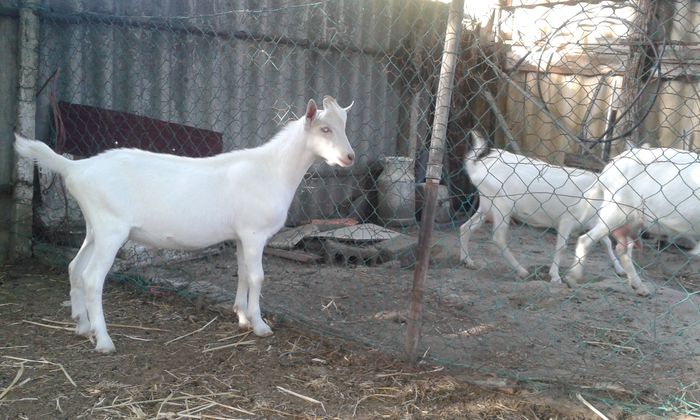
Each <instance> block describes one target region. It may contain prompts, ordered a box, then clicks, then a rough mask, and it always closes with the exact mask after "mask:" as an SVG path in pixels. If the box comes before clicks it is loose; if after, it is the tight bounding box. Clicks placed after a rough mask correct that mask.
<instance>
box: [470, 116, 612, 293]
mask: <svg viewBox="0 0 700 420" xmlns="http://www.w3.org/2000/svg"><path fill="white" fill-rule="evenodd" d="M470 134H471V138H472V148H471V150H470V151H469V152H468V153H467V155H466V156H465V162H464V167H465V169H466V171H467V174H468V175H469V178H470V179H471V182H472V183H473V184H474V186H475V187H476V189H477V190H478V191H479V208H478V209H477V211H476V213H474V215H473V216H472V217H471V218H470V219H469V220H467V222H466V223H464V224H463V225H462V227H461V228H460V246H461V260H462V262H463V263H464V264H465V265H466V266H467V267H470V268H475V267H476V264H475V263H474V261H473V260H472V259H471V257H470V256H469V251H468V246H469V238H470V236H471V234H472V232H474V231H475V230H476V229H478V228H479V227H480V226H481V225H482V224H483V223H484V221H485V220H486V219H489V220H490V221H491V222H492V223H493V241H494V242H495V243H496V246H497V247H498V248H499V250H500V251H501V252H502V254H503V256H504V257H505V259H506V261H507V262H508V263H509V264H510V265H511V267H513V269H514V270H515V271H516V272H517V273H518V275H519V276H520V277H527V276H528V272H527V270H526V269H525V268H523V267H522V266H521V265H520V264H519V263H518V261H517V260H516V259H515V257H514V256H513V254H511V252H510V250H509V249H508V245H507V235H508V226H509V225H510V220H511V218H515V219H517V220H519V221H521V222H523V223H527V224H528V225H531V226H535V227H542V228H554V229H556V230H557V244H556V251H555V254H554V261H553V262H552V266H551V268H550V270H549V275H550V277H551V281H552V282H553V283H561V277H560V275H559V263H560V260H561V256H562V254H563V252H564V250H565V249H566V241H567V239H568V238H569V235H570V234H571V232H572V231H574V230H584V229H587V228H590V227H592V226H593V224H594V222H595V217H596V207H597V205H598V204H599V203H600V197H597V196H595V195H593V194H591V192H592V188H593V186H594V185H595V183H596V174H594V173H593V172H590V171H586V170H583V169H574V168H567V167H564V166H556V165H551V164H549V163H546V162H543V161H540V160H537V159H533V158H529V157H526V156H522V155H517V154H514V153H510V152H508V151H505V150H500V149H495V148H491V147H489V145H488V143H487V141H486V138H485V136H484V134H483V133H481V132H479V131H478V130H472V132H471V133H470ZM602 239H603V241H604V242H605V246H606V248H607V252H608V256H609V257H610V260H611V261H612V263H613V265H614V266H615V270H616V271H617V272H618V273H622V272H623V270H622V267H621V266H620V262H619V261H618V260H617V258H616V257H615V253H614V252H613V249H612V243H611V242H610V238H608V237H607V236H606V237H603V238H602Z"/></svg>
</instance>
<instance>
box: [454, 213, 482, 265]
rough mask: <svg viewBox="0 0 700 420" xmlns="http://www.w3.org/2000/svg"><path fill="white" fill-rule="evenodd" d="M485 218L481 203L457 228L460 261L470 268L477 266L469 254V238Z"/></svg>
mask: <svg viewBox="0 0 700 420" xmlns="http://www.w3.org/2000/svg"><path fill="white" fill-rule="evenodd" d="M485 219H486V215H485V214H484V212H482V209H481V205H479V209H478V210H477V211H476V213H474V214H473V215H472V217H470V218H469V220H467V221H466V222H464V224H463V225H462V226H461V227H460V228H459V249H460V261H462V264H464V265H465V266H466V267H468V268H471V269H476V268H477V266H476V263H474V260H472V258H471V257H470V256H469V249H468V248H469V238H470V237H471V235H472V233H473V232H474V231H475V230H477V229H478V228H479V227H481V225H483V224H484V220H485Z"/></svg>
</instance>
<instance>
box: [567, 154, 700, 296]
mask: <svg viewBox="0 0 700 420" xmlns="http://www.w3.org/2000/svg"><path fill="white" fill-rule="evenodd" d="M597 188H598V189H599V190H600V194H602V196H603V204H602V205H601V208H600V212H599V220H598V221H597V223H596V225H595V226H594V227H593V228H592V229H591V230H590V231H588V232H587V233H585V234H583V235H581V236H580V237H579V239H578V242H577V245H576V262H575V264H574V266H573V267H572V268H571V271H570V272H569V276H568V277H567V280H570V281H571V282H572V283H573V282H576V281H577V280H579V279H581V277H582V275H583V265H584V263H585V260H586V257H587V255H588V252H589V250H590V247H591V245H592V244H593V243H595V242H596V241H598V240H600V239H601V238H603V237H607V235H608V234H610V233H612V234H613V235H614V236H615V238H616V239H618V241H619V242H620V243H619V244H618V252H619V255H620V262H621V263H622V267H623V268H624V270H625V273H626V274H627V280H628V282H629V284H630V286H631V287H632V288H633V289H635V290H636V291H637V294H639V295H642V296H646V295H648V294H649V290H648V289H647V287H646V286H645V285H644V283H642V281H641V279H640V277H639V274H638V273H637V270H636V269H635V268H634V263H633V262H632V249H633V248H634V245H635V236H636V232H637V231H638V229H639V228H640V227H642V226H644V227H645V229H646V230H647V231H651V232H653V233H656V234H659V233H665V234H669V235H678V236H684V237H691V238H693V239H697V238H698V237H700V211H698V207H699V206H700V155H698V154H697V153H694V152H688V151H685V150H679V149H672V148H653V149H651V148H633V149H630V150H627V151H625V152H623V153H621V154H620V155H618V156H617V157H615V159H613V160H612V161H610V162H609V163H608V164H607V165H606V166H605V168H604V169H603V172H602V173H601V174H600V177H599V184H598V185H597ZM690 253H691V255H695V256H697V255H699V254H700V244H696V246H695V248H694V249H693V250H692V251H691V252H690Z"/></svg>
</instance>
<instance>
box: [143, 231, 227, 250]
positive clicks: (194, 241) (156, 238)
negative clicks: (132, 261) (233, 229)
mask: <svg viewBox="0 0 700 420" xmlns="http://www.w3.org/2000/svg"><path fill="white" fill-rule="evenodd" d="M129 239H131V240H134V241H136V242H138V243H140V244H142V245H146V246H151V247H154V248H166V249H180V250H196V249H201V248H206V247H208V246H212V245H216V244H217V243H220V242H223V241H226V240H229V239H233V237H232V235H229V234H226V232H225V231H224V230H223V229H216V231H214V230H211V229H206V228H205V229H203V230H197V229H190V230H188V231H187V232H184V231H174V230H170V231H169V230H161V231H157V230H156V231H154V230H152V229H148V230H145V229H141V228H133V229H132V230H131V233H130V234H129Z"/></svg>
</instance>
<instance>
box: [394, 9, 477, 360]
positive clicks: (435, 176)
mask: <svg viewBox="0 0 700 420" xmlns="http://www.w3.org/2000/svg"><path fill="white" fill-rule="evenodd" d="M463 15H464V0H452V3H451V5H450V14H449V16H448V18H447V30H446V32H445V48H444V50H443V53H442V66H441V67H440V80H439V83H438V91H437V98H436V101H435V118H434V120H433V133H432V137H431V139H430V154H429V157H428V168H427V173H426V181H425V202H424V203H425V204H424V207H423V213H422V217H421V226H420V234H419V236H418V256H417V263H416V268H415V270H414V272H413V290H412V291H411V307H410V310H409V313H408V320H407V331H406V342H405V349H406V356H407V358H408V360H409V361H410V362H411V363H415V362H416V361H417V359H418V344H419V342H420V332H421V331H420V330H421V322H422V320H423V293H424V289H425V277H426V275H427V273H428V265H429V262H430V261H429V260H430V244H431V240H432V235H433V226H434V224H435V209H436V207H437V189H438V185H439V184H440V178H441V177H442V161H443V155H444V153H445V137H446V134H447V119H448V117H449V114H450V103H451V101H452V88H453V85H454V74H455V67H456V65H457V58H458V55H459V41H460V39H461V37H462V17H463Z"/></svg>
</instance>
